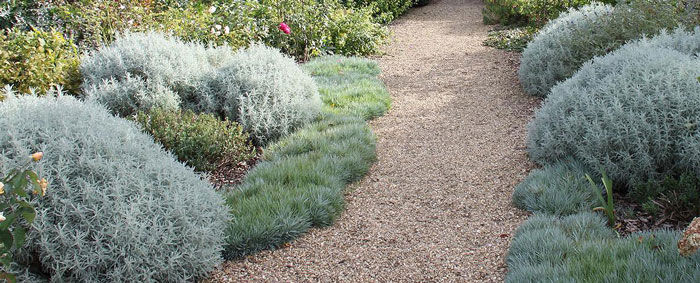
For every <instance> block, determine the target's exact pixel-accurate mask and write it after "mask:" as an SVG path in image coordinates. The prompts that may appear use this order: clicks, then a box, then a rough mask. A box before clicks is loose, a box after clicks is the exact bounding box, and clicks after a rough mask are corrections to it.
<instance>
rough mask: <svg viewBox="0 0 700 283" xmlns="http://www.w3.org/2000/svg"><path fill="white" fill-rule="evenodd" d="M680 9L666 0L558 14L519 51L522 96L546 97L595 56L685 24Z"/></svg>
mask: <svg viewBox="0 0 700 283" xmlns="http://www.w3.org/2000/svg"><path fill="white" fill-rule="evenodd" d="M684 7H685V6H683V5H678V4H675V3H674V1H666V0H635V1H632V2H629V3H627V2H624V3H620V4H618V5H617V6H615V7H614V8H613V7H612V6H608V5H602V4H600V3H594V4H591V5H587V6H584V7H581V8H580V9H577V10H571V11H568V12H566V13H563V14H562V15H561V16H560V17H559V18H557V19H555V20H553V21H551V22H549V23H548V24H547V25H545V26H544V27H543V28H542V29H541V30H540V31H539V32H538V33H537V35H536V36H535V38H534V39H533V40H532V41H531V42H530V44H528V46H527V48H526V49H525V50H524V51H523V55H522V59H521V61H520V69H519V71H518V75H519V78H520V83H521V84H522V86H523V89H524V90H525V92H526V93H528V94H530V95H535V96H541V97H546V96H547V95H548V94H549V92H550V90H551V88H552V87H553V86H554V85H555V84H557V83H559V82H562V81H564V80H566V79H568V78H570V77H571V76H572V75H573V74H574V73H575V72H576V71H577V70H578V69H579V68H581V66H582V65H583V64H584V63H585V62H586V61H588V60H591V59H592V58H594V57H595V56H603V55H605V54H607V53H609V52H611V51H613V50H615V49H617V48H619V47H620V46H622V45H623V44H625V43H627V42H629V41H632V40H635V39H638V38H641V37H643V36H645V35H646V36H653V35H656V34H658V33H659V32H660V31H661V30H663V29H673V28H676V27H677V26H678V25H681V24H686V25H687V26H689V27H693V26H694V25H696V24H698V22H695V21H692V20H688V19H689V16H688V14H687V13H688V12H687V11H688V10H687V9H685V8H684Z"/></svg>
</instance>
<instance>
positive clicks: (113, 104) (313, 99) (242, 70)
mask: <svg viewBox="0 0 700 283" xmlns="http://www.w3.org/2000/svg"><path fill="white" fill-rule="evenodd" d="M80 68H81V72H82V73H83V76H84V77H85V81H84V83H83V89H84V93H85V95H86V97H87V100H91V101H96V102H99V103H100V104H103V105H105V106H106V107H107V108H108V109H110V110H111V111H112V112H113V113H115V114H118V115H120V116H123V117H126V116H130V115H133V114H135V113H136V112H138V111H148V110H149V109H151V108H153V107H161V108H166V109H189V110H192V111H194V112H197V113H201V112H206V113H213V114H217V115H219V116H220V117H221V118H224V117H227V118H229V119H230V120H234V121H237V122H238V123H240V124H241V125H242V126H243V127H244V129H245V130H246V131H248V132H250V134H251V136H252V137H253V138H254V139H255V141H256V142H257V143H258V144H261V145H262V144H266V143H267V142H269V141H271V140H274V139H277V138H279V137H280V136H283V135H286V134H288V133H290V132H291V131H292V130H293V129H296V128H297V127H299V126H301V125H303V124H306V123H308V122H310V121H311V120H313V119H314V118H315V117H316V116H317V115H318V113H319V111H320V108H321V99H320V97H319V94H318V89H317V87H316V84H315V83H314V81H313V80H312V79H311V77H310V76H309V75H307V74H306V73H304V71H302V70H301V68H300V67H299V66H298V65H297V64H296V62H294V60H293V59H292V58H290V57H287V56H285V55H282V53H280V52H279V51H278V50H276V49H274V48H269V47H265V46H262V45H253V46H252V47H250V48H248V49H244V50H239V51H238V52H236V53H235V54H234V52H232V51H231V50H229V48H228V47H225V46H224V47H207V46H205V45H202V44H199V43H188V42H184V41H181V40H179V39H177V38H174V37H169V36H166V35H163V34H159V33H155V32H150V33H129V34H126V35H124V36H120V37H118V38H117V40H116V41H115V42H114V43H112V44H111V45H110V46H106V47H102V48H100V49H99V50H97V51H95V52H93V53H91V54H89V55H88V56H86V58H85V59H84V60H83V61H82V63H81V67H80Z"/></svg>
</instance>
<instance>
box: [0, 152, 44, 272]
mask: <svg viewBox="0 0 700 283" xmlns="http://www.w3.org/2000/svg"><path fill="white" fill-rule="evenodd" d="M41 156H43V153H41V152H39V153H35V154H33V155H32V158H33V159H34V160H35V161H39V160H40V159H41ZM26 159H27V162H26V163H25V165H24V166H22V167H19V168H15V169H12V170H10V172H9V173H8V174H7V175H5V176H4V177H1V178H0V180H1V181H0V264H1V266H2V268H0V278H1V279H5V280H7V281H9V282H16V276H15V274H13V273H11V272H8V271H10V270H11V269H12V267H11V265H12V264H13V263H14V256H13V254H14V253H15V252H17V251H18V250H19V249H20V248H22V246H24V243H25V241H26V237H27V235H26V234H27V230H29V229H31V224H32V223H33V222H34V219H35V218H36V210H35V209H34V205H33V204H32V200H33V199H35V198H36V197H37V196H42V197H43V196H45V195H46V188H47V186H48V182H47V181H46V179H43V178H42V179H41V180H40V179H39V176H38V175H37V174H36V173H35V172H34V171H32V170H29V169H28V167H29V164H30V163H31V160H30V158H29V157H27V158H26Z"/></svg>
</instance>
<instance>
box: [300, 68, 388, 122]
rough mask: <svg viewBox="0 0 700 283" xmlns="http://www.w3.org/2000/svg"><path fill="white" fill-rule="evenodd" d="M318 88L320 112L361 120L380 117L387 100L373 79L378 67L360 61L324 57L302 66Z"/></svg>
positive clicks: (375, 76)
mask: <svg viewBox="0 0 700 283" xmlns="http://www.w3.org/2000/svg"><path fill="white" fill-rule="evenodd" d="M303 68H304V70H306V71H307V72H308V73H309V74H311V76H313V78H314V81H316V83H317V84H318V85H319V86H320V87H319V92H320V94H321V100H322V101H323V104H324V111H326V112H329V113H336V114H344V115H353V116H357V117H362V118H364V119H365V120H370V119H374V118H376V117H379V116H382V115H384V113H386V112H387V111H388V110H389V107H390V106H391V97H390V96H389V92H388V91H387V89H386V87H385V86H384V83H382V81H381V80H379V79H378V78H377V75H379V72H380V70H379V66H378V65H377V63H376V62H374V61H372V60H368V59H364V58H354V57H353V58H348V57H342V56H325V57H321V58H318V59H315V60H312V61H310V62H308V63H306V64H304V65H303Z"/></svg>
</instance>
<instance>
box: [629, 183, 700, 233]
mask: <svg viewBox="0 0 700 283" xmlns="http://www.w3.org/2000/svg"><path fill="white" fill-rule="evenodd" d="M628 194H629V196H630V198H632V199H633V200H635V201H636V202H638V203H640V204H642V205H643V206H645V210H648V212H651V213H652V214H656V213H653V212H658V210H659V209H660V208H659V207H657V203H659V204H662V205H663V210H664V211H665V212H666V214H668V215H670V214H673V215H675V216H676V217H679V218H681V219H684V220H687V221H690V220H692V219H693V217H696V216H698V215H700V178H698V177H697V175H696V174H694V173H687V172H686V173H683V174H681V175H680V176H679V177H671V176H666V178H665V179H664V180H663V181H661V182H653V181H652V182H647V183H644V184H640V185H638V186H634V187H632V188H630V191H629V193H628Z"/></svg>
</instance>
